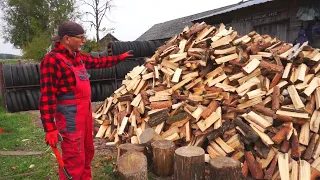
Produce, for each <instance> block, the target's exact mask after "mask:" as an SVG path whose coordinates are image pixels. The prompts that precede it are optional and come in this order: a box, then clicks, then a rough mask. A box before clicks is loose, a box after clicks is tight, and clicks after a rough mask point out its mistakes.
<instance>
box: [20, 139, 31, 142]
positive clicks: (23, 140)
mask: <svg viewBox="0 0 320 180" xmlns="http://www.w3.org/2000/svg"><path fill="white" fill-rule="evenodd" d="M25 141H30V139H22V142H25Z"/></svg>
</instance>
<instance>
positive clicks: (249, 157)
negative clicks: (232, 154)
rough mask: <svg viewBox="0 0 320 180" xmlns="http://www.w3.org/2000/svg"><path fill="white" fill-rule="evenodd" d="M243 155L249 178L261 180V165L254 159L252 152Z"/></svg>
mask: <svg viewBox="0 0 320 180" xmlns="http://www.w3.org/2000/svg"><path fill="white" fill-rule="evenodd" d="M244 155H245V157H246V161H247V163H248V167H249V170H250V173H251V176H252V177H253V178H255V179H262V178H263V172H262V167H261V164H260V163H259V162H258V161H257V160H256V159H255V158H254V156H253V154H252V152H250V151H247V152H245V153H244Z"/></svg>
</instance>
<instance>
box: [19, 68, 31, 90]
mask: <svg viewBox="0 0 320 180" xmlns="http://www.w3.org/2000/svg"><path fill="white" fill-rule="evenodd" d="M21 66H22V69H23V74H24V77H25V79H26V85H31V81H30V77H29V72H28V68H27V65H25V64H24V65H21Z"/></svg>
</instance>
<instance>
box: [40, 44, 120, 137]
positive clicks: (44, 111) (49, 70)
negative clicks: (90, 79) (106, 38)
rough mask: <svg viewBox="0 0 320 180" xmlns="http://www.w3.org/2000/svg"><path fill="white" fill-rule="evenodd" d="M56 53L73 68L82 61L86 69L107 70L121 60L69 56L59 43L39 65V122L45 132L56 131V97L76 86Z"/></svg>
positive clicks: (118, 57)
mask: <svg viewBox="0 0 320 180" xmlns="http://www.w3.org/2000/svg"><path fill="white" fill-rule="evenodd" d="M57 53H60V54H62V56H64V57H65V58H66V59H67V61H69V62H70V63H71V64H72V65H73V66H79V65H81V62H80V60H83V62H84V65H85V68H86V69H93V68H107V67H110V66H113V65H115V64H117V63H118V62H120V61H121V60H123V57H121V56H107V57H95V58H93V57H91V56H90V55H89V54H82V53H80V52H77V53H75V55H73V54H71V53H70V52H69V51H68V50H67V49H66V48H65V47H64V46H62V45H61V44H60V43H59V42H56V43H55V48H54V49H53V50H51V52H49V53H48V54H47V55H46V56H45V57H44V59H43V60H42V62H41V63H40V69H41V70H40V76H41V79H40V85H41V87H40V91H41V97H40V100H39V110H40V113H41V121H42V124H43V127H44V130H45V131H46V132H50V131H54V130H56V125H55V122H54V115H55V112H56V106H57V99H56V97H57V96H59V95H61V94H65V93H68V92H70V91H71V89H72V88H74V87H75V85H76V79H75V76H74V73H73V72H72V71H71V69H70V68H69V67H68V66H67V65H66V64H65V63H63V61H62V60H61V59H59V58H57Z"/></svg>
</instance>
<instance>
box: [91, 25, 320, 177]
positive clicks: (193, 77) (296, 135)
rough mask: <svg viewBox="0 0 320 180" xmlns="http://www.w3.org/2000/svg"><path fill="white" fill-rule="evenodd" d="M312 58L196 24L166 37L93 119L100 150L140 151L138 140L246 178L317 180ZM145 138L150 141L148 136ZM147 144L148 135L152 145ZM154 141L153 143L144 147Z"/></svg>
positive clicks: (315, 58) (315, 56) (319, 114)
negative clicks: (190, 153) (220, 160)
mask: <svg viewBox="0 0 320 180" xmlns="http://www.w3.org/2000/svg"><path fill="white" fill-rule="evenodd" d="M319 60H320V52H319V49H314V48H312V47H311V46H309V45H308V42H305V43H303V44H296V45H294V46H293V45H292V44H290V43H286V42H283V41H280V40H278V39H277V38H272V37H270V36H269V35H260V34H258V33H257V32H250V33H249V34H247V35H245V36H239V35H238V34H237V31H235V30H234V29H232V27H230V28H226V27H225V26H224V25H223V24H221V25H220V26H219V27H214V26H210V25H207V24H205V23H204V22H203V23H196V24H195V25H194V26H192V27H190V28H188V27H186V28H185V29H184V30H183V32H181V33H180V34H179V35H177V36H174V37H172V39H170V40H169V41H167V42H166V43H165V44H164V45H163V46H161V47H159V48H158V49H157V51H156V52H155V54H154V55H153V56H152V57H151V58H150V59H148V60H147V62H146V64H144V65H141V66H137V67H135V68H134V69H133V70H132V71H131V72H129V73H128V74H127V75H126V78H125V80H123V83H122V86H121V87H120V88H119V89H117V90H116V91H115V92H114V94H113V95H112V96H111V97H108V98H107V99H106V100H105V102H104V104H103V105H102V106H101V107H100V108H99V109H98V110H97V111H96V112H95V113H93V116H94V118H95V119H96V121H97V122H99V123H100V124H101V126H100V129H99V131H98V133H97V134H96V137H100V138H107V139H108V141H109V142H108V143H107V145H115V144H122V143H133V144H142V143H145V142H142V139H141V136H142V135H143V134H144V130H145V129H147V128H149V127H151V128H153V129H154V132H155V134H156V136H157V137H156V138H157V139H159V138H160V139H166V140H171V141H173V142H175V144H176V145H177V146H198V147H202V148H203V149H204V150H205V152H206V161H207V162H208V160H209V159H212V158H215V157H221V156H228V157H232V158H233V159H235V160H239V161H240V162H241V164H242V174H243V176H244V177H246V178H247V177H252V178H254V179H278V178H281V179H283V180H286V179H290V178H292V179H308V180H309V179H311V178H313V179H314V178H315V177H317V176H319V174H320V172H319V170H320V157H319V155H320V138H319V134H318V132H319V125H320V110H319V108H320V87H319V86H320V76H319V73H318V72H319V70H320V61H319ZM149 134H150V133H149ZM152 136H153V135H152ZM152 138H153V137H152Z"/></svg>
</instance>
